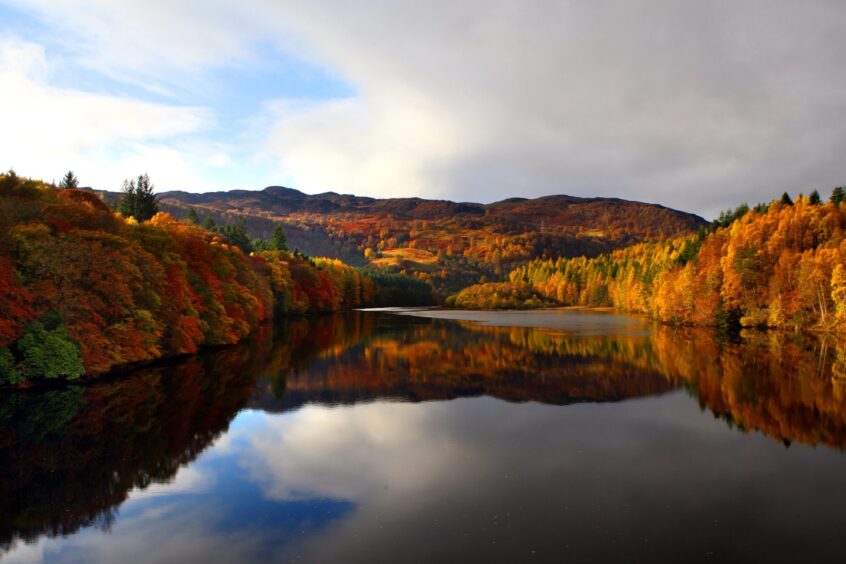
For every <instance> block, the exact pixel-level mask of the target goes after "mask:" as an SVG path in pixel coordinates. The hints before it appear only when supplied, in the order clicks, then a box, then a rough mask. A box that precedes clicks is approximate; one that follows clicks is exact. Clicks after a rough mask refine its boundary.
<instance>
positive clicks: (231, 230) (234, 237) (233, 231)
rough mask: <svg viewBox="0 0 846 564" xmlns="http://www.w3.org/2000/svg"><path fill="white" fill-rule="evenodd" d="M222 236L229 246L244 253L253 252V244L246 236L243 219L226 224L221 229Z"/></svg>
mask: <svg viewBox="0 0 846 564" xmlns="http://www.w3.org/2000/svg"><path fill="white" fill-rule="evenodd" d="M222 235H223V236H224V237H225V238H226V240H227V241H228V242H229V244H230V245H234V246H236V247H238V248H239V249H241V250H242V251H244V252H245V253H251V252H253V242H252V241H251V240H250V236H249V235H248V234H247V225H246V224H245V223H244V218H243V217H242V218H239V219H238V221H236V222H234V223H227V224H226V226H225V227H224V228H223V232H222Z"/></svg>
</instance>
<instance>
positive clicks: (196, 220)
mask: <svg viewBox="0 0 846 564" xmlns="http://www.w3.org/2000/svg"><path fill="white" fill-rule="evenodd" d="M185 220H186V221H188V222H190V223H193V224H194V225H200V216H198V215H197V210H195V209H194V208H188V213H187V214H185Z"/></svg>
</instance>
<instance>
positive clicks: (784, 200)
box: [781, 192, 793, 206]
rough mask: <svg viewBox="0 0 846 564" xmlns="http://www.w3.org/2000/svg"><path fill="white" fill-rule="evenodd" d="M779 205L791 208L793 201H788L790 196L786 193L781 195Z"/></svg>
mask: <svg viewBox="0 0 846 564" xmlns="http://www.w3.org/2000/svg"><path fill="white" fill-rule="evenodd" d="M781 203H782V204H784V205H785V206H792V205H793V200H792V199H790V194H788V193H787V192H785V193H784V194H782V195H781Z"/></svg>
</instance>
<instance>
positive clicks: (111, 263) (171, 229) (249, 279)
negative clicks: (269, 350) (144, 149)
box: [0, 174, 432, 384]
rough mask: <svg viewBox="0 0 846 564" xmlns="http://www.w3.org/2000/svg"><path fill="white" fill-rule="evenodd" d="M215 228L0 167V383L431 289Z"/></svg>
mask: <svg viewBox="0 0 846 564" xmlns="http://www.w3.org/2000/svg"><path fill="white" fill-rule="evenodd" d="M74 180H75V179H74ZM67 184H71V183H67ZM139 184H140V185H141V187H142V188H143V190H142V192H143V193H144V194H146V193H147V192H148V191H149V189H151V185H150V184H149V179H148V178H146V177H143V178H141V179H139V181H137V182H135V184H134V187H133V188H134V193H135V194H136V196H137V194H138V190H139ZM136 203H137V202H136ZM144 205H146V204H144ZM144 205H141V204H139V206H140V207H138V209H142V208H144ZM133 209H134V208H133ZM136 211H137V210H136ZM143 215H144V214H141V213H139V214H138V216H142V217H143ZM225 235H226V233H225V232H221V233H216V232H211V231H208V230H206V229H204V228H202V227H199V226H197V225H194V224H193V223H191V222H181V221H177V220H176V219H174V218H173V217H171V216H169V215H167V214H165V213H156V214H154V215H152V216H151V217H150V218H149V220H147V221H139V217H137V216H133V217H126V216H124V215H122V214H121V213H119V212H116V211H113V210H112V209H110V208H109V207H108V206H107V205H106V204H105V203H104V202H103V201H102V200H101V199H100V198H99V197H98V196H97V195H96V194H94V193H93V192H90V191H85V190H79V189H75V188H72V187H65V188H64V189H61V190H60V189H58V188H56V187H54V186H52V185H48V184H44V183H42V182H38V181H35V180H30V179H25V178H22V177H18V176H17V175H14V174H5V175H0V384H16V383H21V382H25V381H27V380H35V379H56V378H58V379H75V378H79V377H81V376H83V375H96V374H101V373H103V372H106V371H109V370H111V369H113V368H115V367H118V366H121V365H126V364H131V363H138V362H144V361H150V360H154V359H157V358H160V357H162V356H169V355H176V354H184V353H193V352H196V351H197V350H198V349H199V348H200V347H202V346H205V345H221V344H231V343H235V342H237V341H239V340H240V339H242V338H244V337H245V336H247V335H248V334H249V333H251V332H252V331H253V330H254V329H255V328H256V327H257V326H258V324H260V323H262V322H263V321H267V320H270V319H272V318H273V317H274V316H282V315H290V314H304V313H316V312H331V311H338V310H341V309H348V308H355V307H364V306H375V305H425V304H429V303H431V301H432V291H431V287H430V286H429V285H428V284H425V283H423V282H421V281H419V280H413V279H410V278H406V277H401V276H394V277H389V278H385V277H384V276H382V275H374V274H371V273H369V272H366V271H362V270H358V269H355V268H352V267H350V266H347V265H345V264H343V263H341V262H339V261H334V260H327V259H311V258H308V257H305V256H303V255H301V254H299V253H291V252H288V251H286V250H280V248H284V240H283V239H282V237H283V235H280V234H276V238H275V240H274V241H273V242H272V244H268V245H265V246H264V248H265V249H267V250H262V251H257V252H255V253H245V252H243V251H242V249H241V248H239V247H238V246H237V245H236V244H233V242H231V241H228V240H227V239H226V237H225ZM397 300H401V301H397Z"/></svg>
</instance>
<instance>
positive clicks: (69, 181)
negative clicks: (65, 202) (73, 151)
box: [59, 170, 79, 189]
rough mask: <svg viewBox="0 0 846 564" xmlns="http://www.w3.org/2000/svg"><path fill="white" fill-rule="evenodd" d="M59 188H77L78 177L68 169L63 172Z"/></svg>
mask: <svg viewBox="0 0 846 564" xmlns="http://www.w3.org/2000/svg"><path fill="white" fill-rule="evenodd" d="M59 188H64V189H68V188H79V179H78V178H77V177H76V176H75V175H74V173H73V171H70V170H69V171H68V172H67V174H65V176H64V178H62V182H61V183H60V184H59Z"/></svg>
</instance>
